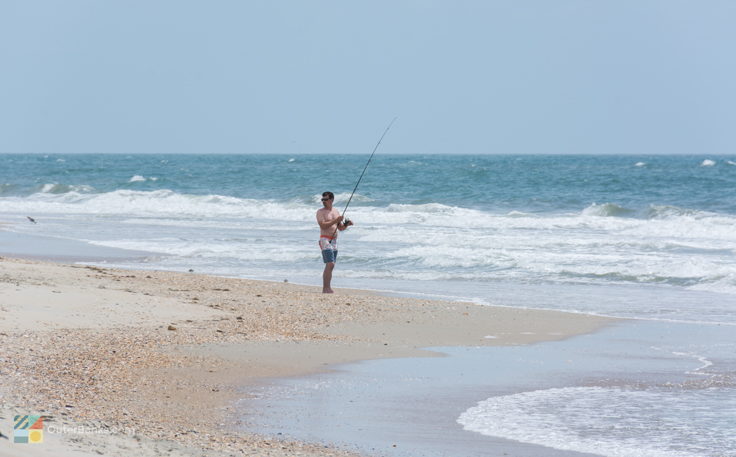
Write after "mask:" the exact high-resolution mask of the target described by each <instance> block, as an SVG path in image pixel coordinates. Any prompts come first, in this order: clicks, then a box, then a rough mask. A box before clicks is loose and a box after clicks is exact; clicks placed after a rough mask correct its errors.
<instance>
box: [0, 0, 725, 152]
mask: <svg viewBox="0 0 736 457" xmlns="http://www.w3.org/2000/svg"><path fill="white" fill-rule="evenodd" d="M734 24H736V2H734V1H732V0H724V1H719V0H707V1H702V0H691V1H682V0H508V1H497V0H452V1H451V0H445V1H439V0H371V1H346V0H334V1H325V0H310V1H304V0H290V1H286V0H237V1H228V0H211V1H204V0H202V1H187V0H172V1H169V0H145V1H137V0H126V1H112V0H65V1H58V0H47V1H44V0H0V152H20V153H26V152H39V153H75V152H94V153H282V154H299V153H330V154H332V153H334V154H338V153H362V154H368V153H370V151H371V150H372V148H373V146H374V145H375V143H376V141H377V140H378V137H379V136H380V135H381V133H382V132H383V130H384V129H385V127H386V125H387V124H388V123H389V122H390V121H391V119H392V118H393V117H395V116H398V120H397V121H396V123H395V124H394V126H393V127H392V129H391V131H390V132H389V134H388V135H387V137H386V139H385V140H384V142H383V144H382V146H381V148H382V152H383V153H404V154H414V153H416V154H431V153H448V154H449V153H464V154H570V153H571V154H736V128H734V126H735V125H736V59H734V45H735V44H736V27H734Z"/></svg>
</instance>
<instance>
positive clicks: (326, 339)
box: [0, 258, 611, 456]
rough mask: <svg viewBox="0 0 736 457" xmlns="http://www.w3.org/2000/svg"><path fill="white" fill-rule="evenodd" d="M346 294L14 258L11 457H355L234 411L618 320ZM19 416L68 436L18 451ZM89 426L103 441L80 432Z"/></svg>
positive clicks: (2, 338) (0, 388)
mask: <svg viewBox="0 0 736 457" xmlns="http://www.w3.org/2000/svg"><path fill="white" fill-rule="evenodd" d="M337 292H338V293H336V294H334V295H324V294H321V293H320V290H319V289H318V288H315V287H308V286H299V285H293V284H288V283H275V282H266V281H251V280H244V279H235V278H221V277H213V276H206V275H199V274H194V273H174V272H158V271H133V270H118V269H109V268H99V267H93V266H82V265H65V264H59V263H52V262H43V261H36V260H21V259H11V258H2V259H0V345H2V347H3V348H4V350H3V352H2V355H1V356H0V379H2V381H1V382H0V432H2V433H3V434H4V435H7V436H10V437H11V438H10V440H4V439H0V455H34V454H32V453H31V454H29V451H32V452H35V453H38V454H37V455H60V456H64V455H70V456H71V455H100V453H102V454H103V455H132V454H135V455H142V456H149V455H213V456H214V455H263V456H294V455H303V456H343V455H353V454H349V453H346V452H344V451H341V450H338V449H334V448H331V447H324V446H323V445H316V444H308V443H300V442H287V441H275V440H273V439H271V438H268V437H262V436H258V435H257V434H254V433H251V432H249V431H247V429H245V431H244V428H243V424H242V423H239V420H240V419H239V417H240V415H239V414H236V411H235V406H234V402H235V401H236V400H238V399H240V398H242V391H241V389H242V387H243V385H247V384H248V383H249V382H250V383H256V382H259V381H262V380H264V379H266V378H273V377H284V376H298V375H304V374H308V373H315V372H320V371H323V370H328V369H329V367H330V365H333V364H337V363H345V362H350V361H357V360H365V359H377V358H389V357H406V356H417V355H424V356H434V355H437V354H435V353H432V352H430V351H427V350H424V349H422V348H426V347H433V346H434V347H440V346H492V345H520V344H527V343H533V342H540V341H551V340H560V339H565V338H568V337H570V336H573V335H578V334H583V333H587V332H591V331H594V330H596V329H598V328H600V327H602V326H604V325H606V324H607V323H608V322H610V321H611V320H610V319H606V318H600V317H594V316H586V315H580V314H570V313H561V312H549V311H537V310H522V309H515V308H502V307H488V306H480V305H475V304H470V303H457V302H442V301H432V300H421V299H412V298H394V297H384V296H379V295H375V294H372V293H369V292H364V291H356V290H338V291H337ZM14 414H43V415H46V416H49V417H50V419H49V420H48V421H47V427H51V425H52V424H53V425H55V426H58V427H57V430H62V431H61V432H59V433H56V434H55V433H51V430H52V429H49V431H48V432H47V433H46V435H45V443H44V444H43V445H39V446H28V445H13V444H12V443H11V442H10V441H12V416H13V415H14ZM80 425H84V426H86V427H88V429H90V430H97V431H98V433H95V434H92V433H87V432H85V433H76V432H73V431H70V430H73V429H72V427H79V426H80ZM64 427H66V431H65V432H64V431H63V429H64ZM100 430H102V431H105V430H110V431H114V432H115V433H100V432H99V431H100ZM44 452H46V453H47V454H44ZM79 452H82V453H81V454H79Z"/></svg>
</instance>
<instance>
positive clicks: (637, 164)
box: [634, 162, 647, 167]
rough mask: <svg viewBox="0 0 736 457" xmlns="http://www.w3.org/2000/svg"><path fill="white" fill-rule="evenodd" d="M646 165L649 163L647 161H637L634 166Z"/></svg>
mask: <svg viewBox="0 0 736 457" xmlns="http://www.w3.org/2000/svg"><path fill="white" fill-rule="evenodd" d="M646 165H647V163H646V162H636V163H635V164H634V166H635V167H644V166H646Z"/></svg>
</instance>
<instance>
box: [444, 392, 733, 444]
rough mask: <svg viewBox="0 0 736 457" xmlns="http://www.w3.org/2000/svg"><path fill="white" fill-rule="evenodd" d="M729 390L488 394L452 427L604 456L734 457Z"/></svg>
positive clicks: (731, 399)
mask: <svg viewBox="0 0 736 457" xmlns="http://www.w3.org/2000/svg"><path fill="white" fill-rule="evenodd" d="M732 391H733V389H718V390H716V389H703V390H691V391H677V390H676V391H671V390H633V389H625V388H606V387H566V388H559V389H547V390H538V391H533V392H524V393H519V394H514V395H507V396H501V397H491V398H489V399H488V400H485V401H482V402H479V403H478V405H477V406H475V407H472V408H470V409H468V410H467V411H465V412H464V413H463V414H462V415H461V416H460V417H459V418H458V423H460V424H461V425H462V426H463V428H464V429H465V430H469V431H473V432H477V433H481V434H484V435H489V436H496V437H500V438H505V439H511V440H516V441H521V442H525V443H532V444H538V445H542V446H547V447H552V448H556V449H561V450H568V451H576V452H585V453H591V454H595V455H603V456H608V457H696V456H703V455H733V453H734V452H736V436H734V435H733V433H732V428H731V427H730V426H729V423H730V422H731V420H732V417H734V414H736V397H734V396H733V394H731V395H730V398H728V396H729V392H732ZM722 395H725V396H726V398H723V399H721V398H720V397H721V396H722ZM711 405H718V407H717V408H712V409H711V408H709V406H711ZM705 411H707V413H705Z"/></svg>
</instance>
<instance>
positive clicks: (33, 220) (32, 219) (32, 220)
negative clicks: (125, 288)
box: [26, 216, 36, 224]
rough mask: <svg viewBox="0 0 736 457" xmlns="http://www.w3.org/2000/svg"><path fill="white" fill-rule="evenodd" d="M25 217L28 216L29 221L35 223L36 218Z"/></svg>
mask: <svg viewBox="0 0 736 457" xmlns="http://www.w3.org/2000/svg"><path fill="white" fill-rule="evenodd" d="M26 217H27V218H28V220H29V221H31V222H33V223H34V224H35V223H36V219H34V218H32V217H31V216H26Z"/></svg>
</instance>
